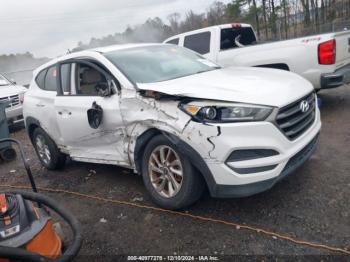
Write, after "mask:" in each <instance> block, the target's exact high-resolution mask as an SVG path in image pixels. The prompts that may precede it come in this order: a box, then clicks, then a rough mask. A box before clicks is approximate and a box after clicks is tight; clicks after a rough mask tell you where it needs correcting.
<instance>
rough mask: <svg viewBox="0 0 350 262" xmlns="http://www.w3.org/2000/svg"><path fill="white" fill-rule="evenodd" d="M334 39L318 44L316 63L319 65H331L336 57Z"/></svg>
mask: <svg viewBox="0 0 350 262" xmlns="http://www.w3.org/2000/svg"><path fill="white" fill-rule="evenodd" d="M336 47H337V46H336V42H335V40H334V39H333V40H331V41H327V42H324V43H321V44H319V45H318V63H319V64H321V65H333V64H334V63H335V59H336Z"/></svg>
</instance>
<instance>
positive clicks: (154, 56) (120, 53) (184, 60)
mask: <svg viewBox="0 0 350 262" xmlns="http://www.w3.org/2000/svg"><path fill="white" fill-rule="evenodd" d="M104 55H105V57H107V58H108V59H109V60H110V61H111V62H112V63H113V64H114V65H115V66H116V67H117V68H118V69H119V70H121V71H122V72H123V73H124V74H125V75H126V76H127V77H128V78H129V79H130V80H131V81H132V82H134V83H154V82H160V81H166V80H171V79H175V78H180V77H184V76H189V75H193V74H198V73H202V72H207V71H211V70H215V69H218V68H220V67H219V66H218V65H217V64H215V63H213V62H211V61H209V60H206V59H205V58H204V57H202V56H201V55H199V54H197V53H195V52H193V51H191V50H188V49H185V48H182V47H178V46H174V45H155V46H143V47H135V48H130V49H123V50H116V51H111V52H107V53H105V54H104Z"/></svg>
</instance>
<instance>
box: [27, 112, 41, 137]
mask: <svg viewBox="0 0 350 262" xmlns="http://www.w3.org/2000/svg"><path fill="white" fill-rule="evenodd" d="M25 125H26V130H27V133H28V136H29V138H30V140H32V135H33V132H34V130H35V129H36V128H38V127H41V125H40V122H39V120H37V119H35V118H34V117H30V116H29V117H27V118H26V120H25Z"/></svg>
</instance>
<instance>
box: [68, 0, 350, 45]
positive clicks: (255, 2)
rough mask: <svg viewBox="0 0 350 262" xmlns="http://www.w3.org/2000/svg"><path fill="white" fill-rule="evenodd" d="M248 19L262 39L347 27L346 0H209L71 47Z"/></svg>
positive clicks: (153, 37)
mask: <svg viewBox="0 0 350 262" xmlns="http://www.w3.org/2000/svg"><path fill="white" fill-rule="evenodd" d="M232 22H239V23H249V24H252V25H253V26H254V28H255V30H256V33H257V35H258V37H259V38H260V39H261V40H263V41H268V40H281V39H288V38H293V37H298V36H304V35H310V34H317V33H323V32H330V31H336V30H343V29H344V28H349V29H350V0H289V1H288V0H233V1H231V2H229V3H228V4H225V3H223V2H220V1H215V2H213V3H212V4H211V5H210V6H209V7H208V8H207V11H206V12H204V13H196V12H195V11H194V10H189V11H188V12H187V13H185V14H184V15H181V14H180V13H176V12H175V13H172V14H169V15H168V17H167V19H166V21H163V20H162V19H160V18H159V17H156V18H149V19H147V21H145V23H143V24H140V25H136V26H128V27H127V28H126V30H125V31H124V32H122V33H115V34H114V35H112V34H111V35H108V36H105V37H102V38H91V39H90V41H89V42H88V43H86V44H84V43H82V42H79V43H78V45H77V47H75V48H74V49H73V50H72V51H78V50H82V49H86V48H92V47H97V46H105V45H111V44H121V43H130V42H162V41H163V40H164V39H166V38H168V37H170V36H172V35H175V34H178V33H182V32H186V31H190V30H195V29H199V28H203V27H207V26H212V25H218V24H224V23H232Z"/></svg>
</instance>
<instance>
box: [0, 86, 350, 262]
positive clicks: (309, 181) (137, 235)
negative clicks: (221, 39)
mask: <svg viewBox="0 0 350 262" xmlns="http://www.w3.org/2000/svg"><path fill="white" fill-rule="evenodd" d="M320 97H321V99H322V108H321V112H322V120H323V129H322V132H321V141H320V145H319V147H318V149H317V152H316V153H315V154H314V155H313V156H312V158H311V160H310V161H308V162H307V163H306V164H305V165H304V166H303V167H302V168H301V169H299V170H298V171H297V172H296V173H295V174H294V175H292V176H290V177H289V178H287V179H286V180H284V181H282V182H281V183H279V184H278V185H276V186H275V187H274V188H273V189H272V190H270V191H268V192H265V193H262V194H259V195H256V196H253V197H249V198H245V199H226V200H222V199H221V200H220V199H211V198H210V197H209V196H204V197H203V199H202V200H201V201H200V202H199V203H197V204H196V205H195V206H193V207H191V208H190V209H188V210H187V212H190V213H193V214H197V215H203V216H207V217H212V218H219V219H225V220H228V221H235V222H238V223H242V224H249V225H254V226H258V227H261V228H265V229H267V230H271V231H275V232H283V233H286V234H288V235H290V236H293V237H296V238H299V239H303V240H308V241H313V242H318V243H324V244H327V245H331V246H338V247H343V248H348V249H350V161H349V159H350V131H349V130H350V116H349V113H350V86H347V87H342V88H338V89H336V90H329V91H323V92H322V93H321V94H320ZM12 136H13V137H15V138H17V139H19V140H21V141H22V142H23V143H24V144H25V149H26V153H27V155H28V158H30V163H31V165H32V167H33V170H34V174H35V178H36V181H37V183H38V185H39V186H41V187H50V188H59V189H67V190H72V191H78V192H83V193H88V194H93V195H98V196H103V197H106V198H111V199H117V200H126V201H131V202H136V203H142V204H146V205H152V203H151V202H150V200H149V197H148V195H147V192H146V190H145V188H144V187H143V184H142V179H141V178H140V177H139V176H136V175H133V174H132V173H131V172H130V171H129V170H127V169H122V168H118V167H114V166H104V165H96V164H84V163H78V162H73V161H69V163H68V164H67V166H66V168H65V169H64V170H63V171H59V172H49V171H47V170H45V169H42V168H41V166H40V164H39V161H38V159H37V157H36V155H35V153H34V150H33V148H32V146H31V144H30V142H29V140H28V137H27V135H26V133H25V131H24V130H23V129H20V130H15V132H14V133H13V135H12ZM0 173H1V174H0V183H1V184H13V185H27V184H28V183H27V180H26V176H25V173H24V170H23V169H22V166H21V164H20V162H11V163H6V164H2V165H0ZM48 195H50V196H51V197H53V198H55V199H57V200H58V201H59V202H60V203H61V204H62V205H64V206H65V207H67V208H68V209H69V210H71V211H72V212H73V213H74V214H75V215H76V216H77V218H78V219H79V220H80V221H81V223H82V224H83V228H84V239H85V240H84V244H83V247H82V250H81V252H80V255H81V256H80V259H78V260H86V258H89V259H88V260H89V261H92V260H94V259H96V260H99V261H102V260H103V261H112V260H113V261H116V260H118V259H117V257H112V255H219V256H221V255H233V254H235V255H237V254H239V255H247V254H249V255H264V256H269V255H288V256H289V255H332V254H334V253H330V252H327V251H324V250H319V249H314V248H309V247H303V246H299V245H295V244H292V243H289V242H286V241H283V240H279V239H275V238H272V237H268V236H265V235H262V234H256V233H253V232H250V231H247V230H242V229H239V230H237V229H235V228H232V227H229V226H225V225H218V224H213V223H209V222H199V221H195V220H191V219H189V218H183V217H179V216H175V215H171V214H163V213H158V212H155V211H150V210H144V209H139V208H132V207H128V206H120V205H111V204H104V203H101V202H95V201H92V200H87V199H81V198H76V197H72V196H69V195H64V194H48ZM101 218H104V219H105V220H102V221H104V222H105V223H103V222H101ZM87 255H97V256H95V257H92V256H87ZM99 256H104V257H103V258H101V257H99ZM93 258H94V259H93ZM223 258H225V257H224V256H223ZM226 258H227V257H226ZM299 258H305V257H304V256H303V257H299ZM343 259H344V258H343Z"/></svg>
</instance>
